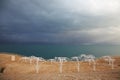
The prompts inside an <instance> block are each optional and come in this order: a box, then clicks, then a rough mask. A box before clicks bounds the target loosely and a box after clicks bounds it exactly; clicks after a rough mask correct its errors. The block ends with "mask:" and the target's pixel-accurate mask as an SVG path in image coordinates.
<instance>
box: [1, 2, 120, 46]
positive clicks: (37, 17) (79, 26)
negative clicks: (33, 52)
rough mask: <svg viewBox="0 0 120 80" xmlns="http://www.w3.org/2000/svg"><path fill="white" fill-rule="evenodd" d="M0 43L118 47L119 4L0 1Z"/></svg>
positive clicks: (119, 30)
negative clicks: (106, 45) (105, 45)
mask: <svg viewBox="0 0 120 80" xmlns="http://www.w3.org/2000/svg"><path fill="white" fill-rule="evenodd" d="M0 43H46V44H48V43H49V44H83V45H91V44H115V45H118V44H120V0H0Z"/></svg>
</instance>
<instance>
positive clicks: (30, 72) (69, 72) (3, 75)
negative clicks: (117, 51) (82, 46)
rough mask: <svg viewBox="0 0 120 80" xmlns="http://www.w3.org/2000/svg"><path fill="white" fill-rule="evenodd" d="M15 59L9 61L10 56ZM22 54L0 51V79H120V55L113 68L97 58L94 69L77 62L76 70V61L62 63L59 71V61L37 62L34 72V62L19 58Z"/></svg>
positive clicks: (91, 66) (86, 63)
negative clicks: (78, 68)
mask: <svg viewBox="0 0 120 80" xmlns="http://www.w3.org/2000/svg"><path fill="white" fill-rule="evenodd" d="M12 55H13V56H15V57H16V60H15V61H11V56H12ZM21 57H22V56H20V55H16V54H9V53H0V80H120V56H117V57H115V56H114V57H113V58H114V59H115V63H114V69H112V68H111V66H110V65H109V64H108V63H107V62H105V61H104V60H102V59H97V60H96V62H97V64H96V71H94V70H93V64H91V65H89V64H88V62H81V61H80V62H79V63H80V71H79V72H78V71H77V62H76V61H69V62H64V63H63V72H62V73H60V71H59V62H53V63H51V62H48V61H46V62H39V72H38V73H36V69H35V62H33V63H32V64H30V63H29V61H26V62H25V61H22V60H20V58H21Z"/></svg>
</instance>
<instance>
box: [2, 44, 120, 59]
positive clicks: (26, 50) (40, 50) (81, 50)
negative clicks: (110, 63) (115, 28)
mask: <svg viewBox="0 0 120 80" xmlns="http://www.w3.org/2000/svg"><path fill="white" fill-rule="evenodd" d="M0 52H11V53H18V54H21V55H26V56H30V55H35V56H41V57H44V58H54V57H55V56H66V57H71V56H78V55H80V54H93V55H95V56H98V57H99V56H103V55H120V46H108V45H107V46H105V45H104V46H103V45H99V46H98V45H81V46H78V45H36V44H34V45H33V44H31V45H30V44H24V45H22V44H21V45H20V44H14V45H11V44H9V45H8V44H2V45H0Z"/></svg>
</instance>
